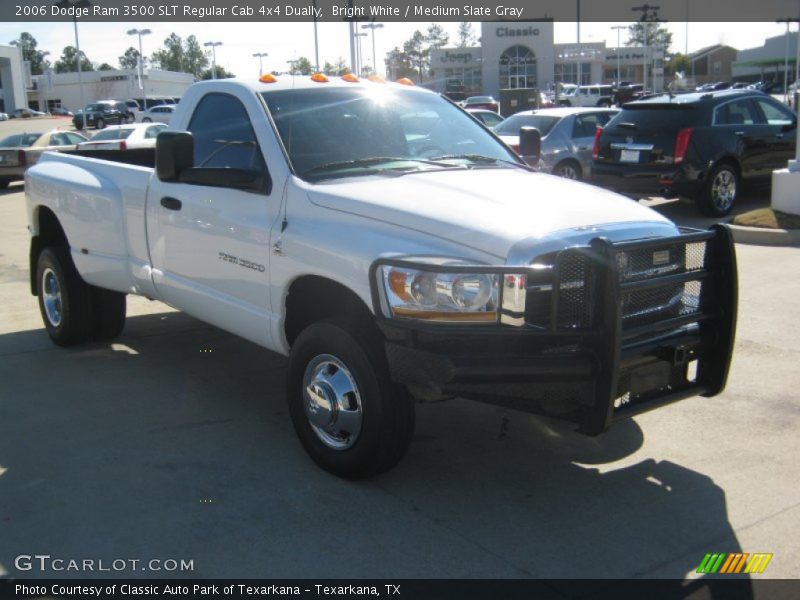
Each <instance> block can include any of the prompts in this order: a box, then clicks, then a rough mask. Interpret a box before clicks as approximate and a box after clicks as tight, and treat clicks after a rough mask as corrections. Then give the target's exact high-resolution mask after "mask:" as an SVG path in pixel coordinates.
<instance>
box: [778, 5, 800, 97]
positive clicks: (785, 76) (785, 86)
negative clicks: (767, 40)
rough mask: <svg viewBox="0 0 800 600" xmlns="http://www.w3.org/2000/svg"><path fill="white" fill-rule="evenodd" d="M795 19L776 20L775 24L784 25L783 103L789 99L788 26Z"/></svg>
mask: <svg viewBox="0 0 800 600" xmlns="http://www.w3.org/2000/svg"><path fill="white" fill-rule="evenodd" d="M795 21H797V19H778V20H777V21H775V22H776V23H786V35H785V36H784V41H785V44H784V50H783V101H784V102H786V101H787V100H788V98H789V24H790V23H794V22H795Z"/></svg>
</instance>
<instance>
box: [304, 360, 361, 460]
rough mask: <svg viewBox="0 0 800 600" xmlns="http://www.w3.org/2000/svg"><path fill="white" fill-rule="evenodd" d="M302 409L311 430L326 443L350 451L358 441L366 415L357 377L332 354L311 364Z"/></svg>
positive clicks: (307, 374) (308, 369)
mask: <svg viewBox="0 0 800 600" xmlns="http://www.w3.org/2000/svg"><path fill="white" fill-rule="evenodd" d="M303 408H304V409H305V412H306V418H307V419H308V422H309V424H310V425H311V429H313V430H314V433H315V434H317V437H318V438H319V439H320V440H321V441H322V443H323V444H325V445H326V446H328V447H329V448H333V449H334V450H347V449H348V448H351V447H352V446H353V444H355V443H356V440H357V439H358V435H359V433H360V432H361V423H362V420H363V415H362V411H361V395H360V393H359V391H358V386H357V385H356V381H355V378H354V377H353V375H352V373H350V370H349V369H348V368H347V367H346V366H345V364H344V363H343V362H342V361H340V360H339V359H338V358H336V357H335V356H331V355H330V354H320V355H319V356H316V357H314V359H313V360H311V361H310V362H309V363H308V366H307V367H306V371H305V374H304V375H303Z"/></svg>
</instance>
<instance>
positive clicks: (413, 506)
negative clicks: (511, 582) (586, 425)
mask: <svg viewBox="0 0 800 600" xmlns="http://www.w3.org/2000/svg"><path fill="white" fill-rule="evenodd" d="M66 123H67V122H64V121H60V122H58V123H56V124H57V125H61V126H62V127H64V126H65V124H66ZM52 125H53V123H46V122H45V121H44V120H43V121H39V122H31V123H25V124H20V123H19V122H17V123H15V122H9V123H0V137H3V136H4V135H6V132H8V133H11V132H12V130H11V129H10V128H11V127H21V126H24V127H27V128H29V130H31V129H30V128H33V127H42V128H45V127H47V128H49V127H50V126H52ZM648 203H649V204H651V205H653V206H655V207H656V208H657V210H660V211H662V212H664V213H665V214H667V215H668V216H670V217H671V218H675V219H677V220H679V221H681V222H685V223H687V224H691V225H704V224H706V223H707V222H708V221H707V220H704V219H701V218H699V217H698V216H697V213H696V210H695V209H694V208H693V207H692V206H690V205H684V204H680V203H678V202H665V201H662V200H651V201H648ZM759 205H763V198H761V197H752V198H748V199H746V200H745V202H743V208H754V207H756V206H759ZM737 251H738V258H739V267H740V319H739V331H738V338H737V345H736V351H735V354H734V364H733V370H732V374H731V377H730V380H729V384H728V389H727V391H726V392H725V393H724V394H723V395H721V396H719V397H716V398H713V399H704V398H693V399H690V400H686V401H683V402H680V403H677V404H674V405H671V406H669V407H666V408H662V409H660V410H657V411H655V412H652V413H649V414H646V415H643V416H640V417H637V418H636V419H634V420H631V421H628V422H626V423H622V424H620V425H617V426H616V427H615V428H613V429H612V430H611V431H610V432H609V433H607V434H605V435H604V436H601V437H598V438H587V437H583V436H581V435H579V434H577V433H574V432H573V431H571V428H570V427H569V426H567V425H563V424H560V423H557V422H555V421H550V420H547V419H542V418H537V417H533V416H530V415H526V414H522V413H517V412H514V411H506V410H503V409H500V408H496V407H491V406H486V405H480V404H475V403H471V402H469V401H466V400H455V401H451V402H446V403H441V404H433V405H422V406H418V410H417V427H416V435H415V438H414V441H413V443H412V445H411V449H410V451H409V453H408V455H407V457H406V458H405V460H404V461H403V462H402V463H401V464H400V465H399V466H398V467H397V468H395V469H394V470H393V471H391V472H389V473H387V474H385V475H383V476H381V477H378V478H376V479H374V480H371V481H366V482H358V483H352V482H345V481H341V480H339V479H337V478H335V477H333V476H331V475H328V474H327V473H325V472H323V471H321V470H320V469H318V468H317V467H316V466H314V464H313V463H312V462H311V461H310V460H309V459H308V458H307V457H306V455H305V453H304V452H303V450H302V448H301V446H300V443H299V442H298V440H297V439H296V437H295V435H294V432H293V430H292V426H291V423H290V420H289V416H288V414H287V410H286V406H285V401H284V376H285V360H284V359H283V358H282V357H280V356H277V355H275V354H272V353H270V352H267V351H265V350H263V349H261V348H259V347H257V346H254V345H253V344H250V343H249V342H246V341H244V340H241V339H239V338H236V337H233V336H231V335H229V334H227V333H225V332H223V331H221V330H218V329H215V328H213V327H210V326H207V325H205V324H203V323H200V322H199V321H196V320H194V319H192V318H190V317H188V316H185V315H183V314H180V313H178V312H175V311H173V310H172V309H170V308H168V307H166V306H165V305H163V304H161V303H158V302H150V301H147V300H145V299H142V298H130V299H129V304H128V307H129V318H128V322H127V325H126V329H125V331H124V333H123V334H122V336H121V337H120V338H118V339H117V340H115V342H114V343H111V344H91V345H87V346H84V347H78V348H73V349H61V348H57V347H55V346H54V345H52V344H51V342H50V341H49V339H48V337H47V335H46V334H45V332H44V329H43V328H42V325H41V319H40V316H39V312H38V307H37V304H36V300H35V298H34V297H32V296H31V295H30V293H29V284H28V234H27V231H26V217H25V207H24V194H23V188H22V185H21V184H20V183H16V184H12V185H11V186H10V188H9V189H8V190H5V191H3V192H0V575H11V576H15V577H58V576H72V577H74V576H80V577H91V576H97V577H103V576H108V575H109V574H108V573H98V572H83V573H75V572H56V571H52V570H45V571H44V572H41V571H39V570H38V569H34V570H32V571H25V572H21V571H19V570H18V569H17V568H16V567H15V557H17V556H18V555H24V554H48V555H51V556H52V557H53V558H56V557H59V558H63V559H66V560H69V559H78V560H82V559H95V560H100V559H102V560H104V561H107V562H109V563H110V562H111V561H112V560H114V559H120V558H121V559H140V560H142V561H148V560H150V559H178V560H180V559H185V560H192V561H193V566H194V570H193V571H192V572H190V573H183V575H191V576H194V577H280V578H289V577H313V578H335V577H354V578H357V577H360V578H366V577H424V578H427V577H436V578H460V577H487V578H495V577H497V578H529V577H562V578H578V577H601V578H627V577H647V578H654V577H660V578H683V577H685V576H693V572H694V571H695V569H696V568H697V566H698V564H699V563H700V561H701V559H702V558H703V556H704V555H705V554H706V553H707V552H748V553H753V552H769V553H773V554H774V558H773V559H772V561H771V563H770V564H769V567H768V569H767V571H766V572H765V574H764V575H761V576H759V575H755V576H753V577H754V578H755V577H771V578H778V577H780V578H797V577H800V563H799V562H798V559H797V557H798V555H800V535H798V534H800V525H798V524H800V496H798V492H797V490H798V487H797V482H798V481H799V480H800V465H799V464H798V460H797V457H798V456H800V438H799V437H798V435H797V432H798V426H800V403H799V402H798V391H797V390H798V389H800V371H798V369H797V365H798V364H800V351H799V350H798V347H797V331H798V328H797V324H798V323H799V322H800V304H799V303H798V302H797V298H798V297H800V279H798V276H797V265H798V264H800V249H798V248H774V247H759V246H744V245H738V246H737ZM112 574H115V575H125V576H142V577H154V576H155V577H161V576H164V575H168V576H181V575H182V573H179V572H169V573H165V572H163V571H159V572H152V571H139V570H136V571H123V572H121V573H112Z"/></svg>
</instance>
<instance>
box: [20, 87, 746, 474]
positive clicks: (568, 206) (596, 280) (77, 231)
mask: <svg viewBox="0 0 800 600" xmlns="http://www.w3.org/2000/svg"><path fill="white" fill-rule="evenodd" d="M322 81H326V83H324V85H321V81H320V77H319V76H314V79H312V78H311V77H303V78H299V77H297V78H293V77H287V78H285V79H283V78H278V81H275V80H274V79H273V80H272V82H271V83H265V82H261V81H259V80H258V79H256V78H253V80H252V81H247V80H244V79H240V80H234V79H225V80H212V81H205V82H199V83H196V84H194V85H193V86H191V87H190V88H189V89H188V90H187V92H186V95H185V96H184V97H183V99H182V101H181V103H180V105H179V106H178V109H177V111H176V113H175V115H174V118H173V122H172V124H171V125H170V130H169V131H164V132H162V133H161V134H160V135H159V136H158V139H157V148H156V151H155V152H154V153H153V154H152V156H151V163H150V165H149V166H148V167H144V166H141V165H137V166H131V165H130V164H126V161H127V159H128V158H129V155H130V154H131V153H125V152H119V153H109V158H110V159H114V160H102V159H97V158H91V159H90V158H86V157H83V156H76V155H67V154H63V153H61V154H58V153H48V154H47V155H45V158H44V160H43V161H41V162H40V163H39V164H38V165H36V166H35V167H34V168H33V169H32V170H31V171H29V172H28V174H27V175H26V177H27V178H28V181H29V182H30V183H31V185H28V186H26V190H25V193H26V212H27V215H28V217H29V223H28V230H29V232H30V235H31V240H30V249H29V253H28V255H29V261H30V264H31V265H32V268H31V269H30V271H31V280H30V283H31V285H30V290H31V292H32V293H33V294H34V295H36V296H37V297H38V301H39V308H40V312H41V316H42V320H43V325H44V327H45V329H46V331H47V334H48V335H49V336H50V338H51V339H52V340H53V342H54V343H55V344H58V345H60V346H73V345H76V344H81V343H83V342H86V341H88V340H90V339H95V340H98V339H104V340H110V339H113V338H114V337H116V336H118V335H119V334H120V333H121V332H122V329H123V328H124V325H125V313H126V294H138V295H141V296H146V297H149V298H153V299H158V300H163V301H165V302H167V303H168V304H170V305H171V306H173V307H175V308H177V309H181V310H185V311H187V312H188V313H190V314H192V315H193V316H195V317H197V318H199V319H202V320H204V321H206V322H209V323H211V324H213V325H215V326H217V327H221V328H223V329H225V330H227V331H229V332H231V333H234V334H236V335H240V336H242V337H244V338H246V339H249V340H250V341H252V342H254V343H256V344H258V345H260V346H263V347H265V348H267V349H269V350H272V351H275V352H279V353H281V354H282V355H284V356H287V357H288V361H287V369H286V371H287V373H286V390H285V391H286V401H287V406H288V413H289V417H290V418H291V422H292V424H293V425H294V428H295V431H296V432H297V435H298V437H299V439H300V441H301V442H302V445H303V447H304V448H305V450H306V451H307V452H308V454H309V455H310V456H311V458H312V459H313V460H314V461H315V462H316V463H317V464H318V465H319V466H321V467H322V468H324V469H327V470H328V471H330V472H332V473H335V474H336V475H339V476H342V477H346V478H350V479H354V478H363V477H369V476H373V475H375V474H377V473H380V472H382V471H386V470H388V469H390V468H392V467H393V466H394V465H396V464H397V463H398V462H399V461H400V459H401V458H402V456H403V455H404V453H405V452H406V450H407V448H408V447H409V444H410V442H411V440H412V438H413V435H414V410H415V408H414V400H415V399H419V400H425V401H429V402H430V401H436V400H443V399H446V398H448V397H454V396H458V397H461V398H472V399H475V400H484V401H490V402H492V403H495V404H500V405H505V406H511V407H515V408H516V409H518V410H526V411H529V412H537V413H544V414H548V415H552V416H558V417H560V418H562V419H567V420H570V421H572V422H575V423H577V424H578V425H579V427H580V431H581V432H583V433H585V434H589V435H599V434H601V433H602V432H603V431H605V430H606V429H607V428H608V427H610V426H613V423H616V422H618V421H620V420H621V419H624V418H627V417H631V416H633V415H638V414H640V413H642V412H645V411H647V410H650V409H657V408H659V407H661V406H664V405H665V404H667V403H671V402H675V401H678V400H681V399H684V398H689V397H692V396H696V395H699V394H703V395H704V396H715V395H717V394H719V393H720V392H721V391H722V390H723V389H724V387H725V382H726V379H727V374H728V367H729V364H730V358H731V352H732V350H733V343H734V329H735V327H734V324H735V322H736V321H735V319H736V294H735V290H736V267H735V264H736V263H735V248H734V244H733V241H732V237H731V234H730V232H729V230H728V229H727V228H726V227H724V226H719V227H716V228H714V230H711V231H697V230H695V231H693V232H691V233H688V232H686V231H683V230H682V229H680V228H679V227H678V226H677V225H675V224H674V223H672V222H670V221H669V220H668V219H666V218H665V217H664V216H663V215H661V214H659V213H657V212H655V211H653V210H651V209H649V208H647V207H644V206H641V205H639V204H637V203H634V202H630V201H629V200H628V199H626V198H623V197H621V196H619V195H617V194H613V193H611V192H608V191H606V190H603V189H600V188H598V187H595V186H590V185H584V184H580V183H577V182H574V181H568V180H565V179H560V178H557V177H551V176H546V175H542V174H540V173H535V172H533V171H532V170H531V169H530V168H529V167H527V166H526V165H525V164H524V163H523V162H522V160H521V159H519V157H518V156H517V155H515V154H514V153H513V152H512V151H511V150H510V149H509V148H508V147H507V146H505V145H504V144H503V143H502V142H500V140H498V139H497V138H496V136H494V135H493V134H491V133H490V132H489V131H487V130H486V128H485V127H483V126H482V125H480V124H479V123H477V122H476V121H475V119H473V118H472V117H470V116H468V115H467V114H465V113H464V112H463V111H461V110H459V109H457V108H456V107H454V106H453V105H452V104H451V103H450V102H449V101H448V100H446V99H444V98H442V97H440V96H439V95H438V94H435V93H434V92H432V91H429V90H425V89H422V88H415V87H411V86H407V85H400V84H387V83H377V82H372V81H364V80H361V81H357V82H353V81H346V80H345V81H342V80H341V79H339V78H334V77H330V78H328V79H327V80H322ZM417 115H424V116H425V122H426V123H428V124H432V125H433V127H429V128H427V129H426V130H424V132H423V133H421V134H419V135H420V136H421V137H412V136H411V134H410V133H409V132H408V130H406V129H405V124H410V125H413V126H414V127H419V126H420V125H421V122H420V120H419V119H417V118H413V119H404V118H403V117H404V116H405V117H408V116H417ZM417 131H419V130H417ZM413 135H414V136H416V135H418V134H417V133H414V134H413ZM522 141H523V142H524V146H525V150H526V153H528V152H530V151H532V149H533V148H534V147H535V146H536V143H537V135H536V132H535V131H533V130H531V131H527V130H526V131H525V132H524V135H523V140H522ZM145 207H146V210H145ZM703 249H705V251H703ZM643 290H644V292H645V293H643ZM701 291H702V294H701V293H700V292H701ZM42 360H46V357H44V358H42ZM81 360H82V361H84V362H89V361H92V360H93V359H92V358H91V356H89V355H86V356H85V357H84V356H82V358H81ZM174 374H175V377H174V380H172V381H170V379H169V377H168V376H166V377H163V378H161V379H160V380H159V384H160V385H162V386H166V387H165V389H163V390H162V391H163V393H164V394H165V395H168V394H170V393H171V389H173V388H174V389H179V388H180V386H181V384H182V383H183V381H182V379H181V373H180V370H178V369H176V370H175V371H174ZM230 376H231V377H232V378H234V377H237V376H238V374H237V373H235V372H234V373H231V374H230ZM95 392H96V393H97V394H102V393H104V392H105V390H88V391H87V393H88V394H90V395H91V394H92V393H95ZM224 400H225V399H224V398H220V401H221V402H222V401H224ZM704 402H708V400H704ZM720 406H722V404H720ZM460 408H461V406H460V405H456V406H453V407H452V410H454V411H456V410H460ZM98 410H105V408H98ZM152 417H153V419H155V420H157V419H158V415H152ZM134 418H135V417H134ZM452 421H453V419H450V422H451V423H452ZM265 443H267V442H265ZM107 444H108V446H107V447H98V448H97V449H96V450H97V452H99V453H102V452H108V451H110V449H111V448H112V447H113V444H114V439H113V438H112V437H108V439H107ZM225 459H226V460H228V461H230V462H232V463H235V462H236V461H237V457H236V456H226V457H225Z"/></svg>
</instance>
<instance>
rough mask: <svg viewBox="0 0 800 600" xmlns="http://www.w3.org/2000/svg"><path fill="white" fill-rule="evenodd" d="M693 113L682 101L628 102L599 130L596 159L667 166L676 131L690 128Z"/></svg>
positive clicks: (616, 162)
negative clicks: (636, 105)
mask: <svg viewBox="0 0 800 600" xmlns="http://www.w3.org/2000/svg"><path fill="white" fill-rule="evenodd" d="M697 112H698V111H697V109H695V108H694V107H692V106H687V105H685V104H684V105H680V104H663V105H650V104H648V105H641V106H639V107H632V106H631V105H628V106H626V107H625V108H624V109H623V110H622V112H621V113H619V114H618V115H617V116H616V117H614V118H613V119H612V120H611V121H610V122H609V123H608V125H606V127H605V128H604V129H603V131H602V133H601V135H600V140H599V145H598V150H599V153H598V157H597V160H598V162H601V163H607V164H629V165H649V166H662V165H671V164H673V163H674V154H675V141H676V137H677V134H678V131H680V130H681V129H683V128H685V127H691V126H692V125H693V124H694V123H695V121H696V119H697Z"/></svg>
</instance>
